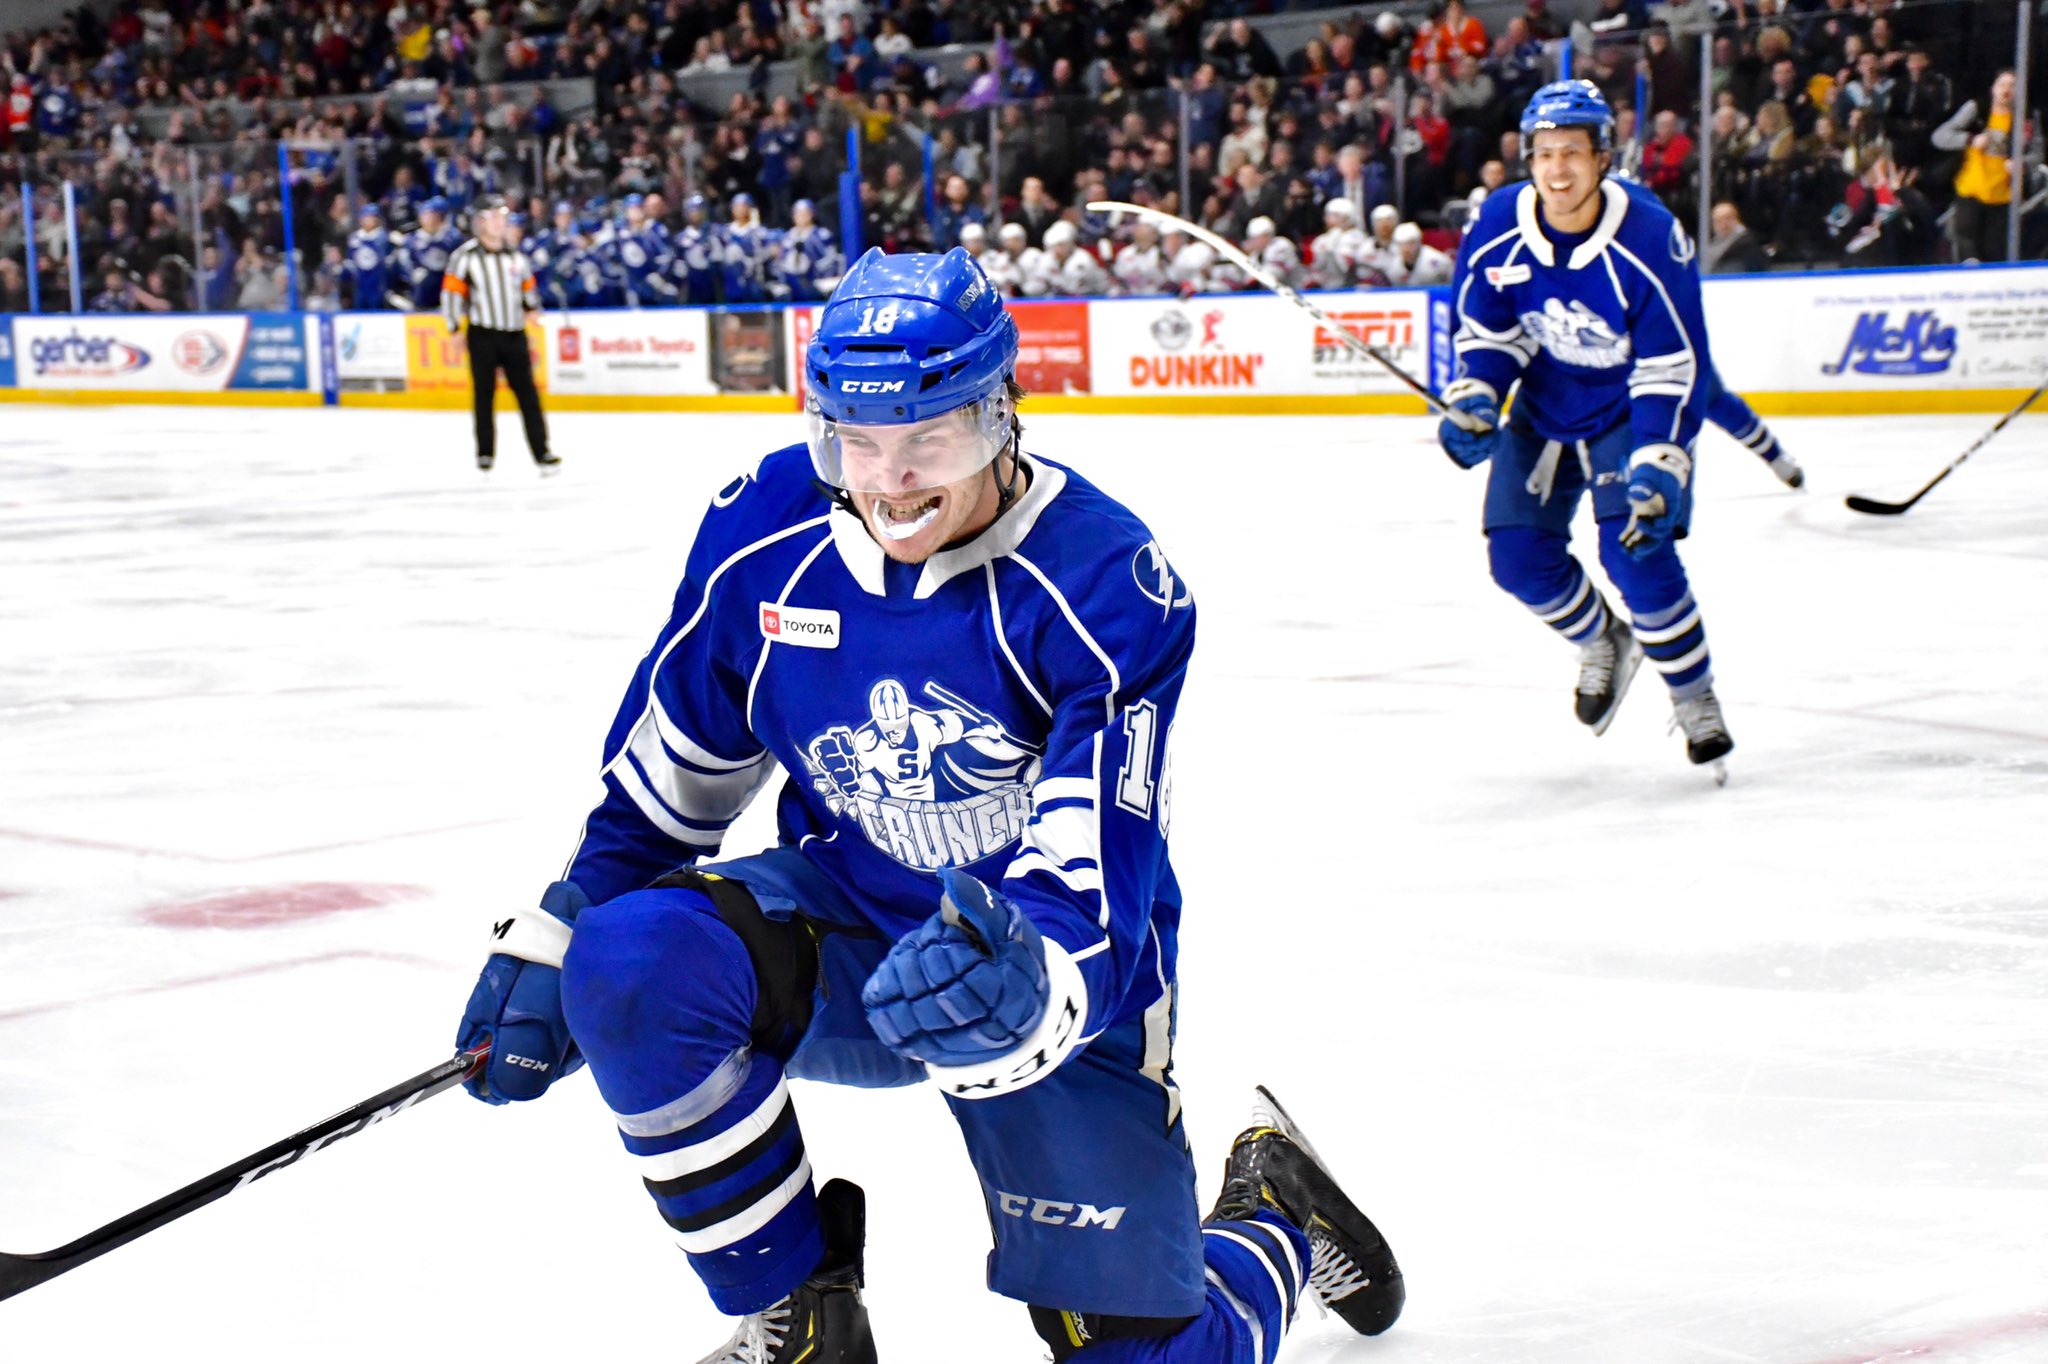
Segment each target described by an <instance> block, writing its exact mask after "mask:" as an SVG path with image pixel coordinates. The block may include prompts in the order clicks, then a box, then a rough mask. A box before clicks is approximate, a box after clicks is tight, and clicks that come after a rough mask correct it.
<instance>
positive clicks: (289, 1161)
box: [0, 1044, 491, 1299]
mask: <svg viewBox="0 0 2048 1364" xmlns="http://www.w3.org/2000/svg"><path fill="white" fill-rule="evenodd" d="M490 1054H491V1049H490V1046H489V1045H488V1044H485V1045H483V1046H480V1047H474V1048H471V1049H470V1050H469V1051H465V1052H460V1053H457V1054H456V1055H455V1056H452V1057H450V1058H449V1059H448V1060H446V1061H443V1062H442V1063H441V1064H440V1065H438V1066H435V1067H434V1068H433V1069H432V1070H425V1071H421V1072H420V1073H419V1074H418V1075H415V1076H413V1077H412V1078H411V1079H410V1080H407V1081H404V1082H403V1083H401V1084H396V1085H393V1086H392V1087H391V1088H389V1089H387V1090H385V1091H383V1092H382V1093H380V1094H374V1095H372V1096H371V1097H369V1098H367V1099H365V1100H363V1101H362V1102H361V1103H359V1104H357V1105H355V1107H353V1108H350V1109H346V1110H344V1111H343V1112H340V1113H337V1114H335V1115H334V1116H333V1117H331V1118H329V1119H327V1120H326V1121H325V1122H318V1123H314V1124H313V1125H312V1126H311V1127H308V1128H305V1129H304V1130H302V1131H298V1132H294V1133H292V1135H290V1136H289V1137H286V1138H285V1139H284V1140H283V1141H278V1142H273V1143H271V1144H270V1145H269V1146H266V1147H264V1148H263V1149H262V1150H261V1151H257V1152H254V1153H253V1154H250V1155H246V1156H244V1157H242V1158H241V1159H240V1160H238V1161H236V1162H235V1163H234V1164H232V1165H229V1166H225V1167H224V1168H222V1169H219V1170H215V1171H214V1172H213V1173H212V1174H210V1175H207V1176H206V1177H205V1178H204V1179H197V1180H194V1181H193V1182H192V1183H190V1184H187V1185H186V1186H185V1187H184V1188H182V1189H179V1190H177V1191H176V1192H175V1193H169V1194H166V1195H164V1196H163V1197H162V1198H159V1199H158V1200H156V1202H154V1203H151V1204H149V1205H148V1206H147V1207H142V1208H137V1209H136V1210H135V1211H134V1212H131V1213H129V1214H128V1215H127V1216H125V1217H117V1218H115V1219H114V1220H113V1221H111V1222H109V1223H107V1224H106V1225H105V1226H103V1227H101V1228H99V1229H98V1230H96V1231H89V1232H87V1233H86V1234H85V1235H83V1236H81V1237H79V1238H78V1239H77V1240H76V1241H73V1242H71V1243H70V1244H69V1245H64V1246H59V1247H57V1249H55V1250H46V1251H41V1252H39V1253H36V1254H30V1255H9V1254H6V1253H4V1252H0V1299H5V1298H11V1297H13V1296H14V1295H15V1294H17V1293H21V1292H24V1291H26V1290H28V1289H31V1288H34V1287H35V1286H36V1285H37V1284H39V1283H45V1282H47V1281H48V1280H51V1279H54V1278H56V1277H57V1276H58V1275H59V1274H63V1273H65V1272H66V1271H68V1270H73V1269H76V1268H78V1266H80V1265H82V1264H84V1263H85V1262H86V1261H88V1260H96V1259H98V1258H99V1257H100V1256H102V1255H104V1254H106V1253H107V1252H108V1251H110V1250H115V1249H118V1248H120V1247H121V1246H125V1245H127V1244H128V1243H129V1242H130V1241H133V1240H134V1239H136V1238H137V1237H139V1236H146V1235H148V1234H149V1233H150V1232H152V1231H155V1230H156V1229H157V1228H158V1227H161V1226H164V1225H165V1224H167V1223H170V1222H175V1221H177V1220H178V1219H179V1218H180V1217H183V1216H184V1215H185V1214H186V1213H188V1212H192V1211H194V1210H196V1209H198V1208H203V1207H205V1206H206V1205H207V1204H208V1203H211V1202H213V1201H214V1200H216V1199H219V1198H224V1197H226V1196H227V1195H228V1194H231V1193H233V1192H235V1191H236V1190H237V1189H240V1188H242V1187H243V1186H245V1185H248V1184H253V1183H255V1182H256V1181H257V1180H259V1179H261V1178H263V1177H264V1176H265V1175H269V1174H275V1173H276V1172H277V1171H279V1170H282V1169H284V1168H285V1167H286V1166H288V1165H296V1164H297V1163H298V1162H299V1161H300V1160H301V1159H303V1158H304V1157H306V1156H310V1155H312V1154H313V1153H314V1152H315V1151H319V1150H324V1149H325V1148H327V1147H328V1146H331V1145H333V1144H334V1143H335V1142H337V1141H340V1140H341V1139H342V1138H343V1137H352V1136H354V1135H355V1134H356V1133H358V1132H360V1131H362V1130H364V1129H365V1128H367V1127H372V1126H375V1125H376V1124H377V1123H380V1122H382V1121H384V1119H386V1118H388V1117H391V1116H392V1115H394V1114H397V1113H403V1112H404V1111H405V1110H406V1109H408V1108H411V1107H412V1106H413V1105H414V1104H416V1103H418V1102H419V1101H420V1100H422V1099H429V1098H432V1097H433V1096H434V1095H436V1094H439V1093H440V1092H441V1091H442V1090H444V1089H449V1088H451V1087H453V1086H454V1085H456V1084H458V1083H459V1082H460V1081H461V1080H462V1079H463V1077H464V1076H466V1075H468V1074H470V1073H471V1072H472V1071H474V1070H476V1069H477V1068H478V1067H480V1066H482V1065H483V1063H484V1062H485V1061H486V1060H487V1059H488V1058H489V1057H490Z"/></svg>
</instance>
